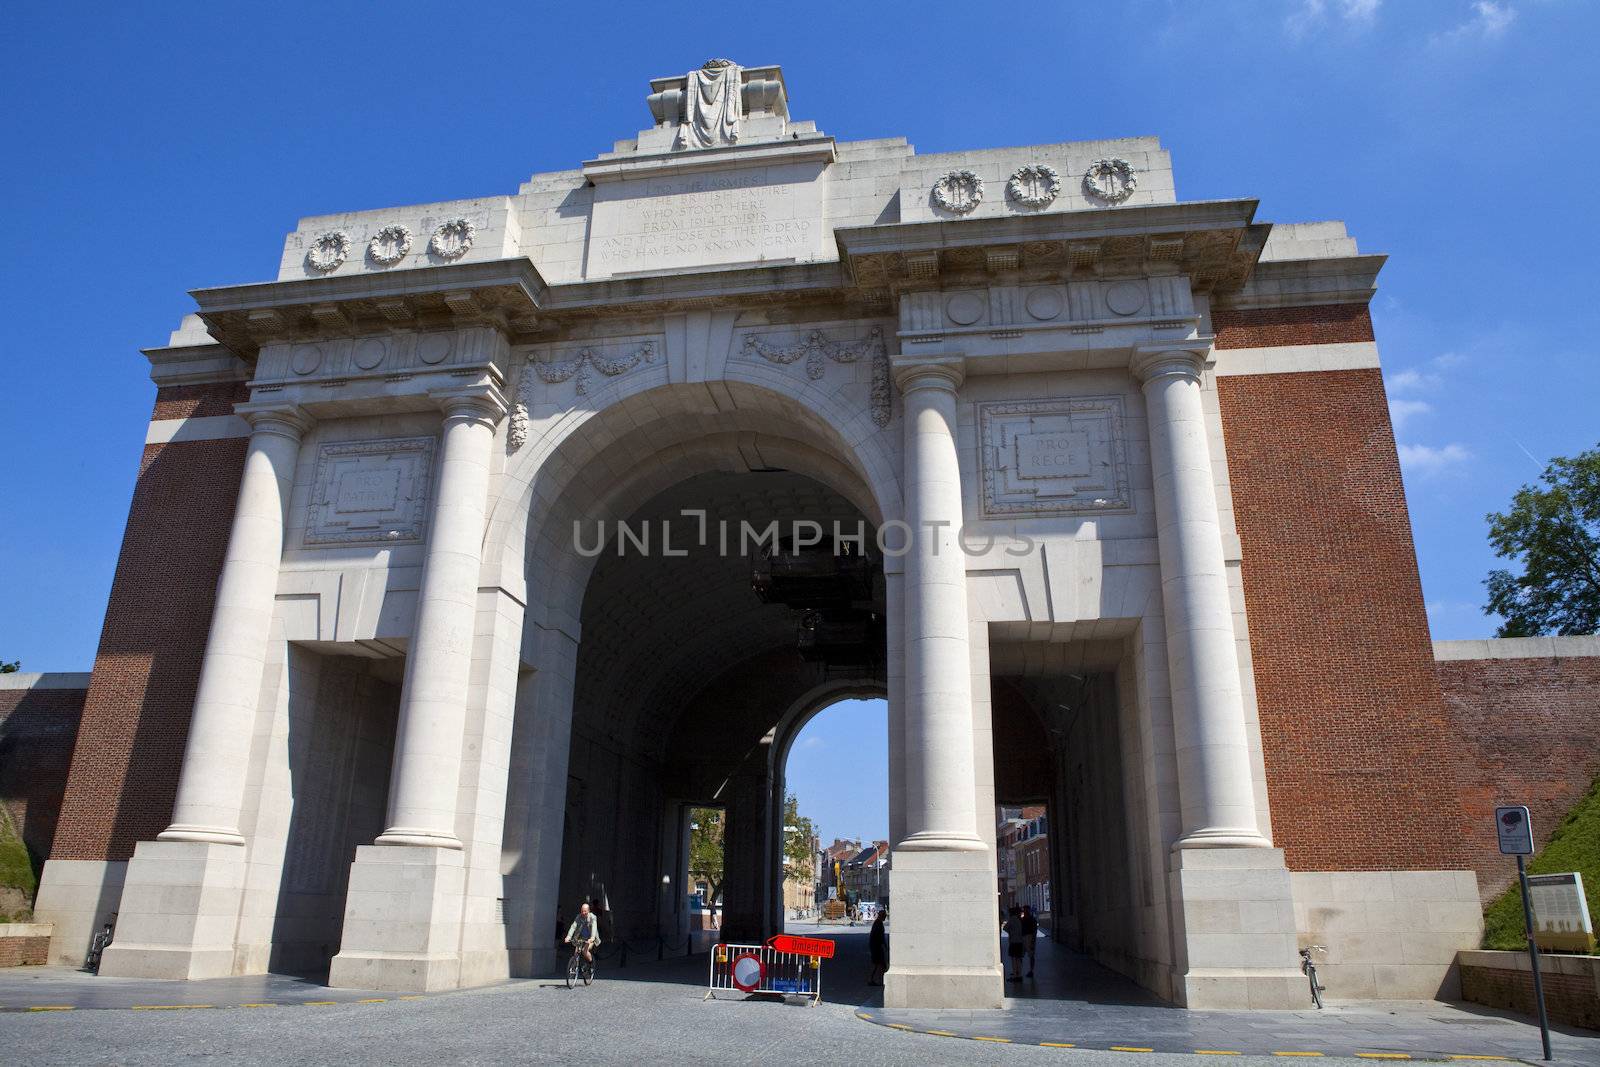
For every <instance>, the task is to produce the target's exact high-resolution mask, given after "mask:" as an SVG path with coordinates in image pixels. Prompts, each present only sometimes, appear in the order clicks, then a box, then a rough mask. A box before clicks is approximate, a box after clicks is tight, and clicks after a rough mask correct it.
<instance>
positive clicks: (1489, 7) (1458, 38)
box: [1433, 0, 1517, 45]
mask: <svg viewBox="0 0 1600 1067" xmlns="http://www.w3.org/2000/svg"><path fill="white" fill-rule="evenodd" d="M1471 11H1472V13H1471V14H1470V15H1469V16H1468V17H1467V20H1466V21H1465V22H1463V23H1462V24H1461V25H1459V26H1457V27H1456V28H1455V29H1453V30H1446V31H1444V32H1443V33H1436V34H1434V36H1433V43H1434V44H1436V45H1449V44H1459V43H1463V42H1466V41H1493V40H1497V39H1498V38H1500V37H1503V36H1505V32H1506V30H1507V29H1509V28H1510V27H1511V24H1512V23H1513V22H1515V21H1516V20H1517V9H1516V8H1514V7H1512V6H1511V4H1510V3H1500V2H1498V0H1473V3H1472V8H1471Z"/></svg>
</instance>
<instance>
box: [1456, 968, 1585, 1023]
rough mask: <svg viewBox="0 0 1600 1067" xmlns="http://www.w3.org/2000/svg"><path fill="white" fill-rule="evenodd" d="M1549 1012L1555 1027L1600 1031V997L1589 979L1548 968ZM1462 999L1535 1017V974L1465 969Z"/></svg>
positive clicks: (1545, 981)
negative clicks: (1564, 1025)
mask: <svg viewBox="0 0 1600 1067" xmlns="http://www.w3.org/2000/svg"><path fill="white" fill-rule="evenodd" d="M1540 978H1541V984H1542V985H1543V986H1544V1003H1545V1010H1546V1011H1547V1012H1548V1013H1549V1015H1550V1021H1551V1022H1554V1023H1566V1024H1567V1025H1568V1026H1582V1027H1586V1028H1588V1029H1590V1030H1600V997H1597V996H1595V988H1594V979H1593V978H1592V977H1590V976H1589V975H1580V974H1558V973H1554V972H1552V971H1551V970H1550V969H1549V968H1546V969H1545V970H1544V971H1543V973H1542V974H1541V976H1540ZM1461 999H1462V1000H1468V1001H1471V1002H1472V1003H1474V1004H1487V1005H1488V1006H1489V1007H1491V1008H1507V1009H1509V1010H1511V1011H1516V1012H1521V1013H1522V1014H1523V1015H1533V1014H1535V1013H1536V1012H1537V1010H1538V1009H1537V1008H1536V1007H1535V1001H1534V997H1533V972H1531V971H1520V970H1512V969H1510V968H1501V967H1478V966H1464V967H1462V968H1461Z"/></svg>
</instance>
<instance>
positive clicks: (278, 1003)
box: [0, 993, 426, 1015]
mask: <svg viewBox="0 0 1600 1067" xmlns="http://www.w3.org/2000/svg"><path fill="white" fill-rule="evenodd" d="M425 999H426V996H425V995H424V994H420V993H417V994H410V995H407V996H396V997H367V998H365V999H362V1000H259V1001H244V1002H241V1003H238V1004H104V1005H101V1004H89V1005H81V1006H80V1005H77V1004H26V1005H17V1006H15V1007H13V1006H11V1005H0V1015H34V1014H44V1013H52V1014H58V1015H65V1014H67V1013H69V1012H75V1011H226V1010H229V1009H233V1008H337V1007H348V1006H351V1005H362V1004H388V1003H390V1002H391V1001H399V1000H425Z"/></svg>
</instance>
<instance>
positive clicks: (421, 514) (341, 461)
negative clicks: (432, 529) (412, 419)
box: [305, 437, 434, 545]
mask: <svg viewBox="0 0 1600 1067" xmlns="http://www.w3.org/2000/svg"><path fill="white" fill-rule="evenodd" d="M433 449H434V439H433V438H431V437H395V438H386V439H383V440H377V441H339V442H333V443H330V444H324V445H323V446H322V447H321V448H319V449H318V450H317V474H316V481H315V483H314V485H313V487H312V491H311V501H310V504H309V505H308V512H309V513H308V514H307V516H306V534H305V543H306V544H308V545H345V544H360V543H363V542H378V543H382V544H396V543H405V542H416V541H421V540H422V536H423V530H424V527H425V521H426V514H427V506H428V482H429V479H430V478H431V476H432V473H433Z"/></svg>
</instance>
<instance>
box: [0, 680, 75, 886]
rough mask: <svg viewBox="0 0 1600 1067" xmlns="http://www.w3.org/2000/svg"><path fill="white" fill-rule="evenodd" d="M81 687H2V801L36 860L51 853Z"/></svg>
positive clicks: (69, 757) (0, 707)
mask: <svg viewBox="0 0 1600 1067" xmlns="http://www.w3.org/2000/svg"><path fill="white" fill-rule="evenodd" d="M82 713H83V690H82V689H0V803H4V804H5V806H6V810H7V811H8V812H9V813H10V815H11V821H12V824H13V825H15V826H16V828H17V831H18V832H19V833H20V834H21V835H22V840H23V843H24V844H26V845H27V846H28V851H29V852H30V853H32V855H33V856H34V859H35V861H36V862H37V861H39V860H42V859H44V858H45V857H46V856H49V855H50V847H51V844H52V842H54V840H55V836H56V820H57V819H58V818H59V816H60V814H61V797H62V794H63V793H64V792H65V791H66V788H67V766H68V764H69V763H71V761H72V742H73V739H74V738H75V737H76V736H77V733H78V717H79V716H80V715H81V714H82Z"/></svg>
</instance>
